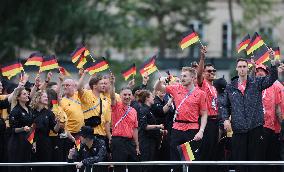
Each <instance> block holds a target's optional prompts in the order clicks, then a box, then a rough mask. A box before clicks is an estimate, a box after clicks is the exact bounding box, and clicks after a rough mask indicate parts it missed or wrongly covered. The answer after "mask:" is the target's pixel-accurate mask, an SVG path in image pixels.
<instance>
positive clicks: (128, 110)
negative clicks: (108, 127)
mask: <svg viewBox="0 0 284 172" xmlns="http://www.w3.org/2000/svg"><path fill="white" fill-rule="evenodd" d="M130 109H131V108H130V106H128V107H127V110H126V111H125V113H124V114H123V115H122V117H121V118H120V119H119V120H118V121H117V122H116V123H115V125H114V128H116V127H117V125H118V124H119V123H121V121H122V120H123V119H124V118H125V117H126V116H127V115H128V113H129V112H130Z"/></svg>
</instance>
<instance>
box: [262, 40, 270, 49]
mask: <svg viewBox="0 0 284 172" xmlns="http://www.w3.org/2000/svg"><path fill="white" fill-rule="evenodd" d="M263 43H264V45H265V46H266V48H267V50H269V49H270V48H269V46H268V45H267V44H266V43H265V42H264V41H263Z"/></svg>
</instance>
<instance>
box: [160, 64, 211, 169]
mask: <svg viewBox="0 0 284 172" xmlns="http://www.w3.org/2000/svg"><path fill="white" fill-rule="evenodd" d="M195 79H196V70H195V69H193V68H191V67H183V68H182V72H181V84H176V85H167V86H165V85H163V84H162V81H159V82H158V83H157V84H156V88H155V89H156V90H161V91H166V92H167V93H169V94H171V96H172V97H173V99H174V101H175V104H176V113H175V117H174V124H173V129H172V133H171V143H170V147H171V148H170V151H171V153H170V154H171V160H172V161H179V160H180V159H181V158H180V156H179V152H178V149H177V146H179V145H181V144H183V143H185V142H188V141H190V146H191V148H192V151H193V153H194V156H195V157H196V160H199V151H198V150H199V146H200V140H201V139H202V138H203V132H204V129H205V126H206V123H207V106H206V97H205V96H206V95H205V92H204V91H202V90H200V89H199V88H198V87H195V84H194V83H195ZM200 115H201V124H200V126H199V123H198V119H199V116H200ZM190 168H191V170H192V171H196V170H197V169H196V167H194V166H192V167H190ZM174 171H181V168H180V167H178V168H176V167H175V169H174Z"/></svg>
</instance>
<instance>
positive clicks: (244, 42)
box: [237, 34, 250, 53]
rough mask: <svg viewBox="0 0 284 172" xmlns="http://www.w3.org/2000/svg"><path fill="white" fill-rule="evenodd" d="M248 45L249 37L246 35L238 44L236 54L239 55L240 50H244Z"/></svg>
mask: <svg viewBox="0 0 284 172" xmlns="http://www.w3.org/2000/svg"><path fill="white" fill-rule="evenodd" d="M249 43H250V36H249V34H247V35H246V36H245V37H244V38H243V39H242V41H241V42H240V43H239V44H238V47H237V52H238V53H240V52H241V51H242V50H245V49H246V48H247V46H248V45H249Z"/></svg>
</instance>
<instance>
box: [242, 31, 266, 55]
mask: <svg viewBox="0 0 284 172" xmlns="http://www.w3.org/2000/svg"><path fill="white" fill-rule="evenodd" d="M263 44H264V42H263V40H262V38H261V36H260V35H258V33H257V32H255V33H254V35H253V37H252V38H251V40H250V43H249V44H248V46H247V48H246V50H247V55H250V54H251V53H253V52H254V51H255V50H257V49H258V48H259V47H261V46H262V45H263Z"/></svg>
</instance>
